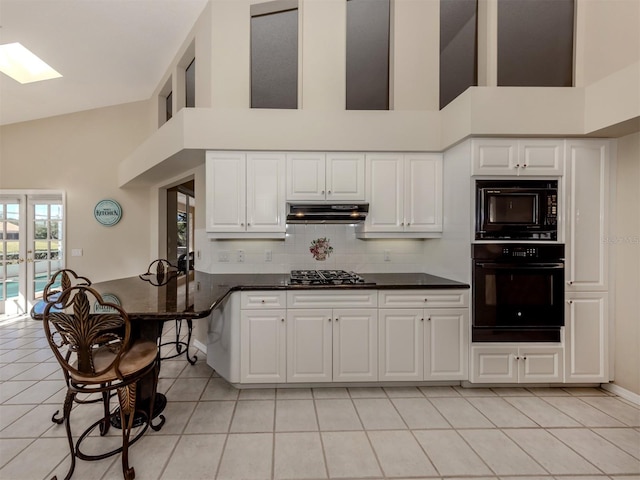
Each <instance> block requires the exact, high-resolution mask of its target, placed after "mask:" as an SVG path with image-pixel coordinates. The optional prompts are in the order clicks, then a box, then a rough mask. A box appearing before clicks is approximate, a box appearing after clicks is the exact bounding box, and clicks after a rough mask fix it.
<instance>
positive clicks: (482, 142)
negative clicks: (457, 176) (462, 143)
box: [471, 138, 518, 175]
mask: <svg viewBox="0 0 640 480" xmlns="http://www.w3.org/2000/svg"><path fill="white" fill-rule="evenodd" d="M517 155H518V142H517V140H508V139H497V138H478V139H474V140H473V141H472V151H471V158H472V164H471V174H472V175H517V174H518V167H517V166H516V165H517V164H518V162H517Z"/></svg>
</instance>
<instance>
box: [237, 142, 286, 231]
mask: <svg viewBox="0 0 640 480" xmlns="http://www.w3.org/2000/svg"><path fill="white" fill-rule="evenodd" d="M284 183H285V158H284V154H277V153H249V154H247V222H246V223H247V231H248V232H284V231H285V228H286V227H285V220H286V205H285V199H284Z"/></svg>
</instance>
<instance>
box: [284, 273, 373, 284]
mask: <svg viewBox="0 0 640 480" xmlns="http://www.w3.org/2000/svg"><path fill="white" fill-rule="evenodd" d="M289 285H309V286H316V285H375V283H373V282H367V281H365V279H364V278H362V277H361V276H360V275H358V274H357V273H354V272H347V271H345V270H291V276H290V277H289Z"/></svg>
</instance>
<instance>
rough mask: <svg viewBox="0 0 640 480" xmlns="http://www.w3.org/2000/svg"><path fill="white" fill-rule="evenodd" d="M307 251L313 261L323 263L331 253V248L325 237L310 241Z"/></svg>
mask: <svg viewBox="0 0 640 480" xmlns="http://www.w3.org/2000/svg"><path fill="white" fill-rule="evenodd" d="M309 251H310V252H311V255H312V256H313V258H314V259H316V260H319V261H324V260H326V259H327V257H329V255H331V252H333V247H332V246H331V243H330V240H329V239H328V238H327V237H322V238H316V239H315V240H312V241H311V246H310V247H309Z"/></svg>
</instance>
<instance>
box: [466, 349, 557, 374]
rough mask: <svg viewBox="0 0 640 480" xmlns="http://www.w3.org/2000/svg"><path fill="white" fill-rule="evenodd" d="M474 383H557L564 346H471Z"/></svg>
mask: <svg viewBox="0 0 640 480" xmlns="http://www.w3.org/2000/svg"><path fill="white" fill-rule="evenodd" d="M471 358H472V359H471V365H472V366H471V382H473V383H558V382H562V381H563V378H564V375H563V371H564V369H563V348H562V347H561V346H540V345H539V344H538V345H531V346H523V345H521V344H519V345H518V346H517V347H516V346H510V345H502V344H501V345H488V344H487V346H484V345H483V346H473V347H471Z"/></svg>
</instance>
